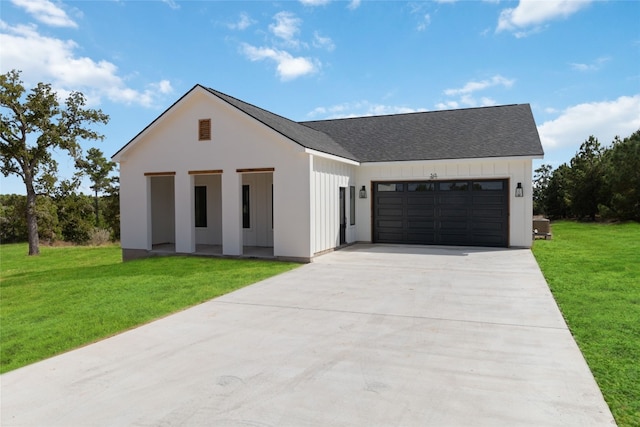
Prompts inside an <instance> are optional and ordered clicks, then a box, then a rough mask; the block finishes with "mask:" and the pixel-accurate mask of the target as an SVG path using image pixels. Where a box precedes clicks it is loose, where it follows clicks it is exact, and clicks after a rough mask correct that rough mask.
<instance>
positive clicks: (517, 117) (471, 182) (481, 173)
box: [113, 85, 543, 261]
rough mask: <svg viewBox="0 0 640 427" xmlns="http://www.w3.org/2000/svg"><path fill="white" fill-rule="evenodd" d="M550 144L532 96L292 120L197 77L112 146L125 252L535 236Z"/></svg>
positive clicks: (303, 253) (492, 241) (489, 242)
mask: <svg viewBox="0 0 640 427" xmlns="http://www.w3.org/2000/svg"><path fill="white" fill-rule="evenodd" d="M542 155H543V151H542V147H541V144H540V140H539V137H538V134H537V130H536V127H535V122H534V120H533V116H532V114H531V111H530V108H529V106H528V105H513V106H503V107H486V108H477V109H467V110H451V111H444V112H427V113H413V114H404V115H392V116H378V117H366V118H365V117H363V118H356V119H338V120H327V121H314V122H294V121H291V120H288V119H286V118H284V117H281V116H278V115H276V114H273V113H271V112H269V111H266V110H263V109H261V108H258V107H256V106H254V105H251V104H248V103H246V102H243V101H241V100H238V99H236V98H233V97H230V96H228V95H225V94H222V93H220V92H217V91H215V90H212V89H209V88H206V87H203V86H200V85H196V86H195V87H194V88H192V89H191V90H190V91H189V92H187V93H186V94H185V95H184V96H183V97H182V98H180V99H179V100H178V101H177V102H176V103H174V104H173V105H172V106H171V107H169V109H167V110H166V111H165V112H164V113H163V114H161V115H160V116H159V117H158V118H157V119H156V120H155V121H153V122H152V123H151V124H150V125H148V126H147V127H146V128H145V129H144V130H143V131H142V132H140V133H139V134H138V135H137V136H136V137H134V138H133V139H132V140H131V141H130V142H129V143H128V144H127V145H125V146H124V147H123V148H122V149H121V150H120V151H118V152H117V153H116V154H115V155H114V157H113V159H114V160H115V161H117V162H118V163H119V164H120V205H121V213H120V215H121V244H122V250H123V258H124V259H125V260H126V259H132V258H137V257H143V256H149V255H153V254H154V253H157V252H175V253H181V254H192V253H211V254H220V255H228V256H243V255H244V256H247V255H251V253H253V252H252V251H255V250H257V249H260V250H262V252H260V253H262V254H265V253H266V254H268V255H272V256H274V257H277V258H281V259H292V260H300V261H309V260H311V259H312V258H313V257H314V256H316V255H318V254H321V253H323V252H325V251H328V250H332V249H334V248H337V247H340V246H341V245H345V244H349V243H353V242H374V243H376V242H378V243H409V244H433V245H471V246H498V247H530V246H531V232H532V229H531V228H532V223H531V216H532V188H531V176H532V160H533V159H534V158H540V157H541V156H542ZM516 188H517V190H516ZM520 196H522V197H520Z"/></svg>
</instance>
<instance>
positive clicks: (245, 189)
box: [242, 184, 251, 229]
mask: <svg viewBox="0 0 640 427" xmlns="http://www.w3.org/2000/svg"><path fill="white" fill-rule="evenodd" d="M242 228H245V229H246V228H251V186H250V185H247V184H245V185H243V186H242Z"/></svg>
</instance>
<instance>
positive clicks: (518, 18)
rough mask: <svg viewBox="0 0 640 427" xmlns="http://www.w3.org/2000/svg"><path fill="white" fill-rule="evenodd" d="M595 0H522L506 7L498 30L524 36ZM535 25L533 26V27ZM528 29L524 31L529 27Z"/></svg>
mask: <svg viewBox="0 0 640 427" xmlns="http://www.w3.org/2000/svg"><path fill="white" fill-rule="evenodd" d="M592 1H593V0H553V1H539V0H520V3H519V4H518V6H516V7H515V8H509V9H504V10H503V11H502V12H501V13H500V18H499V19H498V27H497V28H496V32H500V31H513V32H515V34H516V36H518V37H524V36H526V35H528V34H530V33H531V32H537V31H539V30H540V28H541V25H542V24H544V23H545V22H547V21H551V20H554V19H558V18H566V17H568V16H569V15H572V14H574V13H576V12H578V11H579V10H580V9H582V8H584V7H585V6H587V5H588V4H589V3H591V2H592ZM532 27H533V28H532ZM527 28H529V30H527V31H522V30H523V29H527Z"/></svg>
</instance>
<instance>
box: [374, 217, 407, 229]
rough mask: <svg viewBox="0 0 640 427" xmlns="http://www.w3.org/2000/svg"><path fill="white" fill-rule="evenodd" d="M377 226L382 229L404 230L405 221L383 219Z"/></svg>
mask: <svg viewBox="0 0 640 427" xmlns="http://www.w3.org/2000/svg"><path fill="white" fill-rule="evenodd" d="M377 225H378V227H380V228H398V229H402V228H403V221H402V220H384V219H381V220H379V221H377Z"/></svg>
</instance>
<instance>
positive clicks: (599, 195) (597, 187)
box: [566, 136, 605, 221]
mask: <svg viewBox="0 0 640 427" xmlns="http://www.w3.org/2000/svg"><path fill="white" fill-rule="evenodd" d="M603 152H604V150H603V148H602V146H601V145H600V143H599V142H598V139H597V138H595V137H594V136H590V137H589V139H587V140H586V141H585V142H583V143H582V145H580V150H579V151H578V153H577V154H576V155H575V156H574V157H573V158H572V159H571V169H570V171H569V173H568V174H567V175H566V179H567V187H568V188H567V190H568V194H569V206H570V208H571V212H572V213H573V214H574V215H575V216H576V217H578V218H589V219H591V220H592V221H595V219H596V215H597V213H598V209H599V205H600V204H602V203H603V201H604V198H605V195H604V165H603V161H602V155H603Z"/></svg>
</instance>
